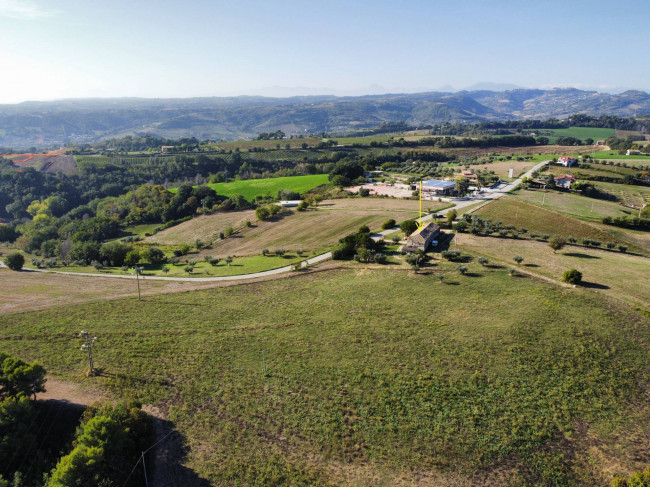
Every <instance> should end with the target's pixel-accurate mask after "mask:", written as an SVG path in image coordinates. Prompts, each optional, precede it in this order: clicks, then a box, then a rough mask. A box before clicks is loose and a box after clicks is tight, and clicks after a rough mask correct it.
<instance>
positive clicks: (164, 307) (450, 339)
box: [0, 263, 650, 486]
mask: <svg viewBox="0 0 650 487" xmlns="http://www.w3.org/2000/svg"><path fill="white" fill-rule="evenodd" d="M468 266H469V268H470V269H469V270H470V273H472V275H474V277H470V276H460V275H459V274H458V273H457V272H456V271H454V270H453V269H454V268H455V265H448V264H441V263H436V265H435V266H434V267H432V269H433V270H434V272H436V273H444V274H445V275H446V280H445V282H446V284H439V283H438V282H437V280H436V279H435V277H434V276H432V275H414V274H412V273H411V272H407V271H403V270H399V271H389V270H384V269H380V270H370V269H366V268H364V267H363V266H353V269H352V270H340V271H330V272H325V273H323V272H320V273H315V274H313V275H306V276H302V277H300V278H295V279H282V280H277V281H272V282H267V283H258V284H250V285H245V286H233V287H228V288H219V289H214V290H208V291H197V292H192V293H187V294H175V295H167V296H156V297H147V298H146V300H145V301H143V302H138V301H136V300H134V299H127V300H121V301H113V302H111V303H110V304H107V303H93V304H83V305H77V306H74V307H67V306H66V307H61V308H54V309H50V310H47V311H40V312H33V313H21V314H15V315H5V316H1V317H0V330H1V331H0V339H1V340H2V342H1V343H2V349H3V351H6V352H8V353H12V354H16V355H19V356H21V357H22V358H24V359H27V360H31V359H39V360H41V361H42V362H43V363H44V364H45V366H46V367H47V369H48V370H49V371H50V372H51V373H53V374H55V375H57V376H59V377H62V378H67V379H71V380H78V381H84V382H88V383H93V384H97V385H101V386H104V387H107V388H109V389H110V390H111V391H112V392H113V393H114V394H116V395H118V396H127V397H134V398H137V399H140V400H142V401H145V402H153V403H155V404H157V405H158V406H159V407H161V408H162V409H163V410H169V412H170V419H171V420H173V421H174V423H175V425H176V426H177V427H178V429H179V430H180V432H181V434H182V435H183V436H184V437H185V438H186V439H187V443H188V446H189V454H188V459H187V462H186V464H187V465H188V467H189V468H192V469H193V470H195V471H196V472H197V473H198V474H199V475H201V476H202V477H205V478H206V479H208V480H209V481H210V483H211V484H212V485H279V484H282V485H355V486H357V485H366V486H370V485H395V484H398V483H401V482H405V483H409V484H413V485H414V484H417V483H418V480H417V479H418V478H422V477H421V476H422V475H424V477H425V478H426V477H428V476H429V475H430V476H431V477H429V478H432V477H435V478H439V479H441V482H440V483H441V484H445V483H448V482H445V476H447V475H449V479H455V480H457V481H458V479H459V478H460V481H459V482H460V483H459V485H467V484H469V483H471V482H470V478H476V477H470V475H471V476H476V475H481V474H482V473H486V472H488V471H491V472H495V471H496V472H498V471H499V469H500V468H504V469H506V470H507V471H512V470H513V469H514V471H515V472H516V475H515V478H513V477H510V480H511V482H510V483H511V484H514V483H515V482H518V483H519V485H523V484H524V483H526V484H528V485H576V484H577V480H576V479H577V478H580V480H581V482H582V483H583V485H603V482H602V479H603V478H606V477H600V476H599V475H601V474H602V475H605V476H606V475H611V472H604V473H603V472H601V469H602V470H603V471H604V470H605V468H606V467H605V466H600V465H592V464H591V463H590V456H589V454H588V453H587V452H586V451H583V450H581V449H580V447H579V441H573V440H567V439H577V440H579V439H580V438H581V437H582V436H581V435H582V434H583V433H581V430H580V429H579V428H576V426H577V425H580V424H587V425H589V435H590V438H592V439H593V440H590V441H593V443H594V444H596V445H599V444H601V442H602V444H603V445H605V446H606V445H609V444H612V445H613V444H614V443H615V444H617V445H619V442H620V441H622V440H621V437H619V433H621V432H623V431H628V430H627V429H626V428H632V433H639V431H638V430H641V431H640V433H641V434H647V429H648V422H647V421H638V422H635V421H634V419H635V418H634V414H635V411H637V409H636V408H635V405H634V399H635V398H636V397H638V398H641V397H644V395H645V394H646V393H647V390H648V389H647V388H648V384H647V375H645V371H646V370H647V369H648V367H650V354H649V353H648V352H650V332H649V327H648V324H649V323H648V320H647V319H645V318H642V317H640V316H639V315H637V314H632V313H628V312H627V311H623V310H620V309H617V308H616V307H614V306H613V305H612V304H608V305H607V306H605V305H604V304H603V300H602V298H601V297H599V296H598V295H591V294H589V293H584V292H582V291H580V290H579V289H578V290H572V289H560V288H556V287H554V286H550V285H547V284H545V283H543V282H539V281H536V280H531V279H527V278H522V277H514V278H513V277H509V276H508V275H507V273H506V272H505V270H504V269H486V268H482V267H480V266H478V265H477V264H474V263H470V264H468ZM145 285H146V284H145ZM432 296H435V298H433V299H432ZM520 297H525V301H524V302H522V300H521V299H520ZM479 317H480V318H479ZM81 329H89V330H91V332H92V333H93V335H96V336H98V340H97V342H96V344H95V346H94V347H93V351H94V358H95V364H96V366H97V367H100V368H102V369H103V375H102V376H100V377H97V378H85V377H84V376H83V373H82V372H83V370H84V368H85V366H86V362H85V355H84V353H83V352H80V351H79V340H78V338H76V335H77V334H78V332H79V330H81ZM643 411H646V412H647V409H645V408H644V409H643ZM634 428H636V430H635V429H634ZM628 433H629V432H628ZM628 433H626V434H628ZM632 433H629V434H630V435H632ZM622 436H623V445H625V444H626V443H625V441H626V439H627V438H628V436H626V435H622ZM629 438H630V440H632V439H633V438H631V437H629ZM560 445H562V448H559V446H560ZM631 455H632V454H631V453H629V452H627V450H626V449H625V447H624V446H623V447H617V448H612V449H611V450H608V461H609V462H617V463H616V465H632V466H634V465H636V464H635V463H634V461H633V460H630V458H629V457H630V456H631ZM630 462H631V463H630ZM638 463H639V462H638V461H637V464H638ZM506 484H507V483H506V482H502V483H500V484H499V485H506Z"/></svg>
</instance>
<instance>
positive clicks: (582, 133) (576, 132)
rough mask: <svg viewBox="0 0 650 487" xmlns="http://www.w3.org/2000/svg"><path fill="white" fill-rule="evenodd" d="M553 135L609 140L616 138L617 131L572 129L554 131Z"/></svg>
mask: <svg viewBox="0 0 650 487" xmlns="http://www.w3.org/2000/svg"><path fill="white" fill-rule="evenodd" d="M551 132H552V134H553V135H554V136H556V137H575V138H576V139H581V140H585V139H593V140H599V139H607V138H608V137H614V136H616V130H614V129H604V128H596V127H570V128H567V129H553V130H552V131H551Z"/></svg>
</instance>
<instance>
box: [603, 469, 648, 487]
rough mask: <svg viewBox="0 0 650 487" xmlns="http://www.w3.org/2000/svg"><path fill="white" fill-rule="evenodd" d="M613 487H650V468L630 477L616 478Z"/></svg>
mask: <svg viewBox="0 0 650 487" xmlns="http://www.w3.org/2000/svg"><path fill="white" fill-rule="evenodd" d="M612 487H650V466H649V467H647V468H646V469H645V470H642V471H639V472H635V473H633V474H632V475H631V476H630V477H628V478H625V477H619V476H616V477H614V480H613V481H612Z"/></svg>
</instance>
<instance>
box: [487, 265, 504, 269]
mask: <svg viewBox="0 0 650 487" xmlns="http://www.w3.org/2000/svg"><path fill="white" fill-rule="evenodd" d="M485 267H487V268H488V269H505V266H502V265H497V264H488V265H486V266H485Z"/></svg>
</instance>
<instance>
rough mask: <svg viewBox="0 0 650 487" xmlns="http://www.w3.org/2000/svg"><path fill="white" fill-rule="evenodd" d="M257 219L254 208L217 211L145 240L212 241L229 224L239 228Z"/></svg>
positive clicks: (174, 242)
mask: <svg viewBox="0 0 650 487" xmlns="http://www.w3.org/2000/svg"><path fill="white" fill-rule="evenodd" d="M256 219H257V218H256V217H255V211H254V210H244V211H224V212H217V213H213V214H211V215H202V216H198V217H195V218H192V219H191V220H188V221H186V222H183V223H181V224H179V225H174V226H173V227H170V228H167V229H165V230H162V231H160V232H158V233H156V234H155V235H153V236H151V237H148V238H147V239H145V241H147V242H153V243H156V244H161V245H178V244H183V243H187V244H194V242H195V241H196V239H199V240H201V241H203V242H212V241H213V240H215V239H217V238H218V237H219V232H225V230H226V228H228V227H229V226H231V227H232V228H233V229H238V228H241V227H243V226H244V224H245V223H246V221H247V220H248V221H251V222H254V221H255V220H256Z"/></svg>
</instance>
